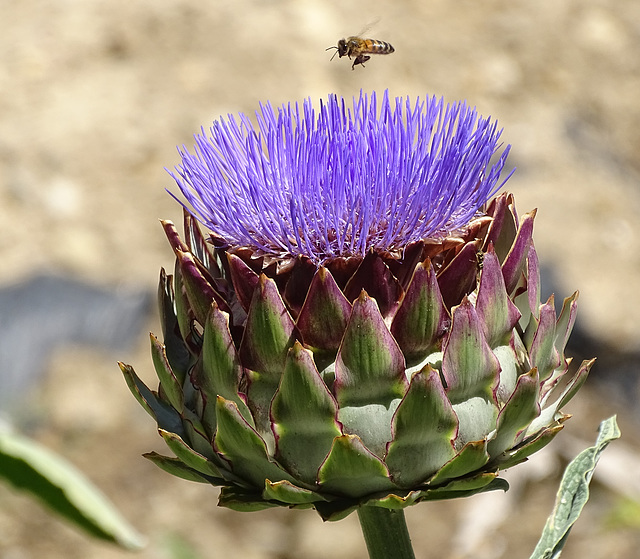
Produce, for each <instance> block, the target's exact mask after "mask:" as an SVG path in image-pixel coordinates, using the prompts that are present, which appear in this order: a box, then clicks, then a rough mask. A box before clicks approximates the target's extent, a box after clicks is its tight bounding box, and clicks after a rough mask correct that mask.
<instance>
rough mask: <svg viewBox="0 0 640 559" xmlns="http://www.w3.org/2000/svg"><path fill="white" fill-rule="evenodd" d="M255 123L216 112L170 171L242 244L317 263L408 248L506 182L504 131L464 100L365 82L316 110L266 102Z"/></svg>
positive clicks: (204, 217) (471, 212)
mask: <svg viewBox="0 0 640 559" xmlns="http://www.w3.org/2000/svg"><path fill="white" fill-rule="evenodd" d="M256 121H257V126H256V125H254V124H253V123H252V122H251V121H250V120H249V118H248V117H247V116H245V115H244V114H239V115H238V116H237V117H235V116H233V115H228V117H227V119H220V120H218V121H215V122H214V123H213V126H212V127H211V129H210V130H209V134H208V135H207V134H206V132H205V131H204V129H202V130H201V133H200V134H198V135H196V136H195V148H194V153H191V152H190V151H189V150H188V149H187V148H186V147H184V146H183V148H182V150H179V152H180V155H181V157H182V164H181V165H179V166H177V167H176V169H175V172H173V173H171V176H172V177H173V178H174V179H175V181H176V183H177V184H178V187H179V188H180V191H181V192H182V194H183V195H184V197H185V198H186V200H187V203H186V204H185V207H187V209H189V211H191V212H192V213H193V214H194V215H195V216H196V217H197V218H198V219H199V220H200V221H201V222H202V223H203V224H204V225H206V226H207V227H208V228H209V229H210V230H211V231H212V232H213V234H214V235H216V236H218V237H221V238H223V239H224V240H225V241H226V242H227V243H229V245H231V246H234V247H237V246H247V247H250V248H252V249H254V250H256V251H258V252H260V253H264V254H268V255H272V256H276V257H288V256H297V255H305V256H307V257H309V258H310V259H311V260H312V261H314V262H316V263H322V262H323V261H324V260H326V259H328V258H333V257H336V256H363V255H364V254H366V252H367V251H369V250H370V249H374V250H380V251H396V250H401V249H402V248H403V247H404V246H406V245H407V244H408V243H411V242H413V241H417V240H419V239H425V238H441V237H444V236H447V235H448V234H450V233H452V232H455V231H456V230H459V229H461V228H463V227H464V226H465V225H466V224H467V223H468V222H469V221H470V220H471V219H472V218H473V217H474V216H475V215H477V213H478V211H479V209H480V208H481V207H482V205H483V204H484V203H485V202H487V200H488V199H489V198H490V197H491V196H492V195H493V194H495V193H496V192H497V191H498V190H499V189H500V188H501V186H502V185H503V184H504V182H505V181H506V179H505V181H503V182H502V183H500V184H499V183H498V181H499V179H500V175H501V173H502V171H503V168H504V166H505V163H506V159H507V155H508V153H509V147H510V146H507V147H505V148H504V149H503V150H502V152H501V153H500V154H498V151H499V150H500V148H501V147H502V146H501V144H499V138H500V135H501V133H502V130H498V129H497V124H496V123H495V122H492V121H491V119H490V118H486V119H485V118H482V117H480V116H478V114H477V112H476V110H475V109H471V108H469V107H468V106H467V105H466V103H464V102H459V103H454V104H445V103H444V101H443V100H442V99H436V98H435V97H430V98H426V99H425V100H420V99H416V101H415V103H413V104H412V102H411V100H410V99H408V98H407V99H404V98H396V99H395V100H394V101H391V100H390V99H389V95H388V92H387V91H385V92H384V94H383V96H382V100H381V101H380V103H378V100H377V98H376V94H375V92H374V93H372V94H371V96H367V95H363V94H362V92H361V93H360V97H359V98H357V99H355V98H354V99H353V103H352V105H351V106H350V107H347V103H346V102H345V100H344V99H343V98H339V97H337V96H336V95H331V96H329V98H328V100H327V102H326V103H322V102H321V104H320V108H319V110H316V109H314V108H313V105H312V103H311V101H310V100H309V99H307V100H305V101H304V102H303V104H302V107H300V106H299V105H298V104H297V103H296V104H295V105H294V106H292V105H290V104H289V105H286V106H285V105H283V106H282V107H279V108H278V109H277V111H276V110H274V109H273V108H272V107H271V105H270V104H268V103H267V104H266V105H262V104H261V105H260V110H259V111H256ZM492 161H495V162H494V163H493V165H492V164H491V162H492ZM508 178H509V177H507V179H508ZM181 203H182V202H181Z"/></svg>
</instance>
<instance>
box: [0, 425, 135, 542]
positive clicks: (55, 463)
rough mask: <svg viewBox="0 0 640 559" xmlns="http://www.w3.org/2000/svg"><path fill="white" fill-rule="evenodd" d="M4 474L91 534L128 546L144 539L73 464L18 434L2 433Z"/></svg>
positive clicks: (1, 472) (0, 466) (0, 446)
mask: <svg viewBox="0 0 640 559" xmlns="http://www.w3.org/2000/svg"><path fill="white" fill-rule="evenodd" d="M0 477H2V478H4V479H5V480H6V481H8V482H9V483H10V484H12V485H13V486H14V487H16V488H17V489H22V490H24V491H28V492H29V493H31V494H32V495H33V496H35V497H37V498H38V499H40V501H42V503H44V504H45V505H46V506H48V507H49V508H51V510H53V511H54V512H55V513H56V514H58V515H60V516H62V517H64V518H66V519H67V520H69V521H70V522H72V523H73V524H75V525H76V526H78V527H79V528H81V529H83V530H84V531H85V532H87V533H89V534H90V535H92V536H94V537H97V538H100V539H104V540H108V541H110V542H113V543H117V544H118V545H121V546H122V547H125V548H128V549H140V548H142V547H143V545H144V543H143V538H142V536H140V534H138V533H137V532H136V530H135V529H134V528H133V527H132V526H131V525H130V524H129V523H128V522H127V521H126V520H125V519H124V518H123V517H122V516H121V515H120V513H119V512H118V511H117V510H116V509H115V507H114V506H113V504H112V503H110V502H109V501H108V500H107V498H106V497H105V496H104V495H103V494H102V493H101V492H100V491H99V490H98V489H97V488H96V487H95V486H94V485H92V484H91V483H90V482H89V480H88V479H87V478H86V477H85V476H84V475H83V474H82V473H81V472H80V471H79V470H77V469H76V468H75V467H74V466H73V465H71V464H69V463H68V462H67V461H65V460H63V459H62V458H61V457H60V456H58V455H57V454H55V453H53V452H52V451H50V450H48V449H46V448H45V447H43V446H41V445H39V444H38V443H36V442H34V441H31V440H29V439H27V438H25V437H22V436H20V435H17V434H14V433H0Z"/></svg>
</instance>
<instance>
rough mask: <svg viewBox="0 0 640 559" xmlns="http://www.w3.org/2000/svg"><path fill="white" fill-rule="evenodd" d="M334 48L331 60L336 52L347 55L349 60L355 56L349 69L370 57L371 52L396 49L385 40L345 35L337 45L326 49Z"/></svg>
mask: <svg viewBox="0 0 640 559" xmlns="http://www.w3.org/2000/svg"><path fill="white" fill-rule="evenodd" d="M331 49H336V52H334V53H333V56H332V57H331V60H333V59H334V58H335V56H336V54H337V55H338V56H339V57H340V58H342V57H343V56H348V57H349V60H351V58H352V57H353V58H355V60H354V61H353V64H352V65H351V69H352V70H355V69H356V64H362V67H363V68H364V63H365V62H366V61H367V60H369V59H370V58H371V56H370V55H371V54H391V53H392V52H394V51H395V50H396V49H394V48H393V46H392V45H390V44H389V43H387V42H385V41H379V40H378V39H362V38H361V37H355V36H354V37H347V38H346V39H340V40H339V41H338V46H337V47H329V48H328V49H326V50H331Z"/></svg>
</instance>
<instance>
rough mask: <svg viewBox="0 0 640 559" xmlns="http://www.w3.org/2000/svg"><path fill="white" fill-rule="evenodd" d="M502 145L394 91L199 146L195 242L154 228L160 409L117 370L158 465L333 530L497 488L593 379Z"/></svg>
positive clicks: (266, 113) (263, 109)
mask: <svg viewBox="0 0 640 559" xmlns="http://www.w3.org/2000/svg"><path fill="white" fill-rule="evenodd" d="M500 134H501V131H500V130H498V128H497V125H496V123H495V122H493V121H491V119H485V118H482V117H480V116H479V115H478V114H477V112H476V111H475V109H471V108H470V107H468V106H467V105H466V104H464V103H457V104H453V105H447V104H445V103H444V102H443V101H442V100H441V99H436V98H426V99H423V100H420V99H418V100H416V101H415V102H411V100H409V99H401V98H398V99H395V100H390V99H389V96H388V94H387V92H385V93H384V94H383V96H382V98H381V99H378V98H377V97H376V95H375V93H373V94H371V95H370V96H366V95H363V94H362V93H361V94H360V96H359V98H356V99H353V102H352V103H348V102H347V101H345V100H344V99H341V98H339V97H337V96H330V97H329V98H328V100H327V101H326V102H323V103H321V104H320V107H319V109H315V108H314V106H313V105H312V103H311V102H310V101H308V100H307V101H305V102H304V103H303V104H302V106H299V105H298V104H296V105H295V106H291V105H285V106H282V107H280V108H278V109H277V110H274V109H273V108H272V107H271V106H270V105H268V104H267V105H261V106H260V110H259V111H257V113H256V124H254V123H253V122H252V121H251V120H250V119H248V118H247V117H246V116H244V115H239V116H237V117H236V116H233V115H229V116H228V118H227V119H221V120H219V121H216V122H215V123H214V124H213V127H212V128H211V129H210V130H209V132H208V133H206V132H205V131H204V130H202V132H201V134H200V135H197V136H196V139H195V142H196V143H195V149H194V150H193V152H190V151H188V150H187V149H186V148H183V149H182V150H181V151H180V154H181V157H182V163H181V165H179V166H178V167H177V168H176V169H175V171H174V172H173V173H172V176H173V178H174V179H175V181H176V183H177V185H178V187H179V189H180V191H181V193H182V195H183V196H184V199H185V200H186V202H185V203H184V206H185V208H188V211H185V223H184V238H182V237H181V236H180V234H179V233H178V231H177V230H176V228H175V227H174V225H173V224H172V223H171V222H169V221H163V222H162V224H163V227H164V230H165V233H166V235H167V238H168V239H169V243H170V245H171V247H172V249H173V251H174V253H175V257H176V264H175V271H174V273H173V275H167V274H166V273H165V272H164V270H163V271H162V272H161V279H160V288H159V304H160V314H161V322H162V328H163V338H164V340H163V342H161V341H160V340H158V339H157V338H156V337H155V336H153V335H152V336H151V350H152V356H153V363H154V366H155V369H156V372H157V375H158V378H159V387H158V389H157V391H152V390H150V389H149V388H147V387H146V386H145V385H144V384H143V383H142V382H141V380H140V379H139V378H138V377H137V375H136V374H135V372H134V370H133V369H132V368H131V367H130V366H128V365H124V364H121V368H122V370H123V372H124V375H125V378H126V380H127V383H128V385H129V387H130V389H131V391H132V392H133V394H134V396H135V397H136V398H137V399H138V401H139V402H140V404H141V405H142V406H143V407H144V408H145V409H146V410H147V411H148V412H149V413H150V414H151V416H152V417H153V418H154V419H155V420H156V421H157V424H158V428H159V432H160V435H161V436H162V437H163V438H164V440H165V441H166V443H167V445H168V446H169V448H170V449H171V451H172V452H173V454H175V457H168V456H162V455H160V454H157V453H150V454H147V455H146V457H147V458H149V459H150V460H151V461H153V462H154V463H156V464H157V465H158V466H160V467H161V468H163V469H165V470H167V471H168V472H170V473H172V474H174V475H177V476H180V477H183V478H186V479H189V480H194V481H199V482H205V483H210V484H213V485H216V486H220V487H221V493H220V498H219V504H220V505H222V506H227V507H230V508H233V509H236V510H258V509H262V508H267V507H273V506H286V507H296V508H314V509H315V510H317V512H318V513H319V514H320V515H321V516H322V517H323V518H324V519H329V520H337V519H340V518H343V517H344V516H346V515H348V514H349V513H350V512H352V511H353V510H355V509H356V508H357V507H358V506H361V505H365V504H366V505H369V506H380V507H385V508H389V509H400V508H404V507H406V506H409V505H412V504H414V503H417V502H420V501H424V500H434V499H450V498H456V497H464V496H468V495H472V494H474V493H478V492H481V491H487V490H491V489H506V487H507V484H506V482H505V481H504V480H502V479H501V478H499V477H498V471H499V470H500V469H503V468H507V467H510V466H513V465H515V464H517V463H519V462H522V461H524V460H525V459H526V458H527V456H529V455H530V454H531V453H533V452H535V451H537V450H539V449H540V448H542V447H543V446H544V445H546V444H547V443H548V442H549V441H550V440H551V439H552V438H553V437H554V436H555V435H556V434H557V433H558V432H559V431H560V429H561V428H562V424H563V422H564V421H565V420H566V419H567V417H568V416H567V415H564V414H563V413H562V412H561V411H560V408H561V407H562V406H563V405H564V404H565V403H566V402H567V401H568V400H569V399H570V398H571V397H572V396H573V395H574V394H575V393H576V391H577V390H578V388H579V387H580V386H581V385H582V383H583V382H584V380H585V378H586V376H587V373H588V371H589V368H590V366H591V363H592V362H591V361H589V362H584V363H582V365H581V366H580V367H578V369H577V371H575V372H572V373H569V363H570V360H569V359H567V358H565V356H564V348H565V345H566V343H567V339H568V337H569V334H570V332H571V329H572V327H573V324H574V321H575V315H576V299H577V293H576V294H574V295H573V296H571V297H569V298H567V299H565V301H564V305H563V306H562V310H561V312H560V313H559V315H557V314H556V309H555V306H554V301H553V296H552V297H551V298H549V300H547V301H546V302H541V298H540V297H541V294H540V275H539V269H538V260H537V257H536V252H535V249H534V245H533V240H532V231H533V220H534V215H535V212H530V213H528V214H525V215H523V216H518V214H517V213H516V209H515V205H514V200H513V197H512V196H511V195H509V194H501V195H498V196H497V197H494V195H495V194H496V192H497V191H498V190H499V188H500V187H501V186H502V184H504V181H502V182H501V175H502V174H503V170H504V167H505V164H506V159H507V155H508V152H509V147H506V148H504V149H503V148H502V146H501V145H500V144H499V138H500ZM507 178H508V177H507ZM197 222H200V224H201V225H202V226H204V228H206V230H207V232H206V234H203V233H202V229H201V228H200V226H199V225H198V223H197ZM561 379H562V382H559V381H560V380H561ZM556 388H557V390H556Z"/></svg>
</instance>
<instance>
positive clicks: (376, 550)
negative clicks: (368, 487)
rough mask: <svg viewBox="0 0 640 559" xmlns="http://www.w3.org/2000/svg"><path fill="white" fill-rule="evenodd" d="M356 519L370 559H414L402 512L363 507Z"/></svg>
mask: <svg viewBox="0 0 640 559" xmlns="http://www.w3.org/2000/svg"><path fill="white" fill-rule="evenodd" d="M358 517H359V518H360V526H362V533H363V535H364V541H365V542H366V543H367V550H368V551H369V557H370V559H415V555H414V554H413V548H412V547H411V538H410V537H409V531H408V530H407V523H406V522H405V520H404V511H402V510H390V509H384V508H381V507H370V506H369V507H367V506H365V507H360V508H359V509H358Z"/></svg>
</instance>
